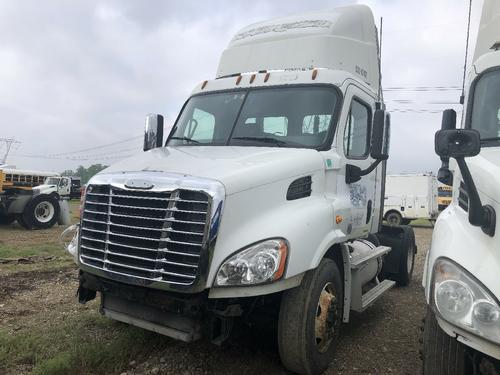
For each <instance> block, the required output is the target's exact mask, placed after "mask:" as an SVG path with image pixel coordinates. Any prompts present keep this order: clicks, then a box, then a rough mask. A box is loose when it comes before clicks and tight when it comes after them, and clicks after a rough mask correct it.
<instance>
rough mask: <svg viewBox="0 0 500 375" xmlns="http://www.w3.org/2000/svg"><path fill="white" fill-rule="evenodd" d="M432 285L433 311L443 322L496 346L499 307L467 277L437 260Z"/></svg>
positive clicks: (499, 339)
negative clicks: (489, 341) (434, 310)
mask: <svg viewBox="0 0 500 375" xmlns="http://www.w3.org/2000/svg"><path fill="white" fill-rule="evenodd" d="M432 285H433V296H434V307H435V309H436V311H437V313H438V314H439V315H440V316H441V317H442V318H443V319H444V320H446V321H448V322H449V323H451V324H454V325H456V326H458V327H460V328H463V329H465V330H467V331H469V332H472V333H474V334H476V335H478V336H482V337H484V338H486V339H488V340H491V341H494V342H496V343H500V307H499V306H498V303H497V302H496V300H495V298H494V297H492V296H491V294H490V293H489V292H488V291H487V290H486V289H485V288H484V287H483V286H482V285H481V283H480V282H479V281H478V280H476V279H475V278H474V277H473V276H472V275H471V274H469V273H468V272H467V271H466V270H464V269H463V268H461V267H459V266H458V265H456V264H455V263H453V262H451V261H450V260H447V259H443V258H441V259H438V260H437V261H436V263H435V265H434V274H433V284H432Z"/></svg>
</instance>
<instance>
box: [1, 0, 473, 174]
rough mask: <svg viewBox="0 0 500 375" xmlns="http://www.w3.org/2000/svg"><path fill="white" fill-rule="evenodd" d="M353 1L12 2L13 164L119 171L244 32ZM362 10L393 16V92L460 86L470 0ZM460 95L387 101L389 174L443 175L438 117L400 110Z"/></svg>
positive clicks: (8, 68)
mask: <svg viewBox="0 0 500 375" xmlns="http://www.w3.org/2000/svg"><path fill="white" fill-rule="evenodd" d="M353 2H354V1H333V2H332V1H326V0H325V1H320V0H318V1H309V2H304V1H299V0H292V1H272V2H271V1H262V0H258V1H253V2H252V3H251V4H250V3H248V2H237V1H222V0H217V1H210V2H199V1H148V2H137V1H85V2H83V1H81V2H65V1H55V0H54V1H46V2H39V1H23V2H9V1H2V2H0V113H1V115H2V118H1V120H0V121H1V122H0V124H1V125H0V129H1V132H0V137H2V136H14V137H16V138H17V139H19V140H20V141H22V144H21V146H20V147H19V148H18V149H17V150H15V152H14V153H13V154H12V155H11V157H10V158H9V162H10V163H13V164H16V165H17V166H18V167H23V168H30V169H53V170H62V169H65V168H74V167H76V166H77V165H79V164H84V165H88V164H92V163H95V162H99V161H101V162H103V163H110V162H112V161H113V160H115V159H113V158H116V159H118V158H119V157H120V156H123V155H127V154H130V153H132V152H133V151H132V150H134V149H137V150H139V149H140V144H141V139H140V135H141V133H142V124H143V119H144V115H145V114H146V113H149V112H159V113H163V114H165V116H166V118H167V122H168V123H171V122H173V121H174V120H175V117H176V115H177V112H178V110H179V109H180V107H181V106H182V103H183V102H184V101H185V99H186V98H187V97H188V95H189V93H190V91H191V89H192V88H193V87H194V85H196V84H197V83H199V82H200V81H203V80H205V79H210V78H212V77H214V74H215V70H216V68H217V63H218V58H219V55H220V53H221V52H222V50H223V49H224V48H225V46H226V44H227V43H228V41H229V40H230V39H231V37H232V35H233V34H234V33H235V32H236V31H237V30H238V29H239V28H241V27H243V26H245V25H247V24H249V23H252V22H256V21H259V20H263V19H266V18H270V17H278V16H283V15H287V14H292V13H298V12H303V11H311V10H319V9H329V8H332V7H334V6H337V5H345V4H349V3H353ZM363 3H366V4H368V5H370V6H371V7H372V9H373V10H374V13H375V16H376V17H377V19H378V18H379V17H380V16H383V17H384V41H383V42H384V46H383V79H384V86H385V87H391V86H406V87H413V86H436V85H444V86H450V85H457V84H461V75H462V71H461V69H462V65H463V53H464V42H465V24H466V14H467V2H465V1H463V2H457V1H456V0H440V1H433V0H423V1H420V2H409V1H403V0H391V1H388V0H370V1H363ZM478 7H479V5H478V4H476V5H475V9H474V12H473V14H474V20H477V17H478V13H479V12H478ZM459 94H460V93H459V92H455V91H453V92H420V93H419V92H409V91H404V92H394V91H392V92H387V93H386V99H387V105H388V108H389V109H390V110H399V112H394V113H393V115H392V116H393V138H392V156H391V161H390V164H389V169H390V170H392V171H427V170H436V169H437V167H438V159H437V157H436V156H435V155H434V152H433V134H434V132H435V130H437V129H438V127H439V123H440V114H439V113H408V112H401V110H405V109H423V110H426V111H429V110H436V111H439V110H442V109H444V108H447V107H449V106H450V105H443V104H431V103H430V102H438V101H439V102H457V101H458V96H459ZM402 100H404V101H407V100H410V101H412V102H411V103H410V104H405V103H402V102H401V101H402ZM455 107H457V108H458V106H455ZM134 136H137V138H135V139H133V140H131V141H129V142H124V143H121V144H118V145H116V146H114V147H112V148H105V149H102V150H99V149H98V150H96V151H95V152H88V153H82V155H84V156H88V155H92V154H93V155H96V154H98V155H99V156H98V158H100V160H87V161H81V160H66V159H57V160H52V159H43V158H28V157H24V156H22V155H41V156H46V155H48V154H59V153H64V152H67V151H71V150H78V149H85V148H90V147H93V146H98V145H101V144H106V143H111V142H113V141H116V140H121V139H127V138H132V137H134ZM1 152H2V150H1V149H0V153H1ZM69 156H72V155H69Z"/></svg>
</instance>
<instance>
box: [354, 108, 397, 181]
mask: <svg viewBox="0 0 500 375" xmlns="http://www.w3.org/2000/svg"><path fill="white" fill-rule="evenodd" d="M390 138H391V121H390V116H389V114H388V113H386V112H385V111H384V110H382V109H377V110H376V111H375V115H374V116H373V129H372V145H371V146H372V147H371V152H370V156H371V157H372V158H373V159H375V162H374V163H372V165H370V166H369V167H368V168H366V169H361V168H360V167H358V166H356V165H352V164H346V171H345V182H346V184H352V183H354V182H358V181H359V180H361V177H363V176H366V175H367V174H369V173H371V172H373V171H374V170H375V168H377V166H378V165H379V164H380V163H381V162H382V161H384V160H387V159H388V158H389V143H390Z"/></svg>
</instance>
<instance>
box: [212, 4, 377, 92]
mask: <svg viewBox="0 0 500 375" xmlns="http://www.w3.org/2000/svg"><path fill="white" fill-rule="evenodd" d="M312 68H327V69H333V70H344V71H347V72H350V73H352V74H353V75H355V76H357V77H359V78H360V79H361V80H363V81H365V82H366V83H367V84H369V85H370V86H371V87H372V88H373V89H374V90H375V91H377V90H378V85H379V69H378V46H377V31H376V27H375V23H374V20H373V14H372V12H371V10H370V9H369V8H368V7H367V6H364V5H353V6H347V7H341V8H337V9H335V10H332V11H325V12H315V13H308V14H305V15H301V16H291V17H286V18H279V19H274V20H270V21H265V22H260V23H256V24H253V25H250V26H247V27H245V28H243V29H242V30H240V31H239V32H238V33H237V34H236V35H235V36H234V37H233V39H232V40H231V42H230V43H229V46H228V47H227V49H226V50H225V51H224V52H223V54H222V57H221V59H220V61H219V67H218V69H217V78H220V77H225V76H230V75H233V74H238V73H247V72H257V71H261V70H296V69H312Z"/></svg>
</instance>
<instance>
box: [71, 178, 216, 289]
mask: <svg viewBox="0 0 500 375" xmlns="http://www.w3.org/2000/svg"><path fill="white" fill-rule="evenodd" d="M210 203H211V201H210V198H209V195H208V194H206V193H204V192H200V191H192V190H184V189H179V190H174V191H168V192H167V191H165V192H163V191H162V192H156V191H137V190H126V189H120V188H116V187H114V186H110V185H91V186H89V187H88V189H87V193H86V196H85V205H84V211H83V216H82V225H81V237H80V261H81V262H82V263H84V264H86V265H89V266H92V267H96V268H100V269H104V270H107V271H111V272H115V273H120V274H123V275H127V276H133V277H139V278H143V279H150V280H154V281H164V282H167V283H172V284H181V285H191V284H193V283H194V281H195V280H196V278H197V276H198V268H199V263H200V258H201V255H202V254H201V252H202V249H203V248H204V244H205V241H206V233H207V226H208V221H209V214H208V213H209V206H210Z"/></svg>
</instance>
